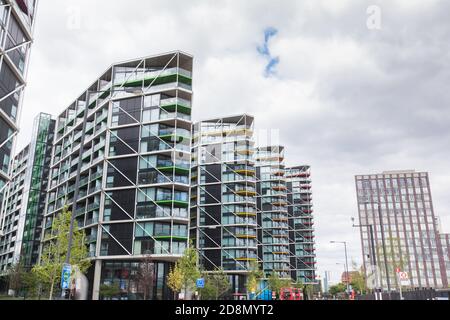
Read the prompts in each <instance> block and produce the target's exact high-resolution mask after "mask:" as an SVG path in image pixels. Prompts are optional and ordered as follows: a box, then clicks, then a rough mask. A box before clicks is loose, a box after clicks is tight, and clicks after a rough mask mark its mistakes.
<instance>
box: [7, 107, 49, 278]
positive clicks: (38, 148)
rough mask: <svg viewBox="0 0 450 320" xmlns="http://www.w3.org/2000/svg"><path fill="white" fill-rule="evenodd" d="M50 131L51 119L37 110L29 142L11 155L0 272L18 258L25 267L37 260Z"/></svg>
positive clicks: (12, 264) (45, 190) (45, 188)
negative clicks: (38, 113)
mask: <svg viewBox="0 0 450 320" xmlns="http://www.w3.org/2000/svg"><path fill="white" fill-rule="evenodd" d="M54 130H55V120H52V118H51V116H50V115H48V114H44V113H41V114H40V115H39V116H37V117H36V119H35V122H34V128H33V136H32V139H31V143H30V144H29V145H27V146H26V147H25V148H24V149H23V150H22V151H21V152H19V154H18V155H16V156H15V158H14V161H13V166H12V170H11V173H12V181H11V183H10V184H9V185H8V188H7V189H6V192H5V202H4V204H5V205H4V215H3V216H2V217H1V220H0V227H1V229H2V230H3V232H4V234H3V235H2V236H0V274H2V273H3V274H4V273H5V272H6V271H8V269H9V268H11V267H13V266H14V265H15V264H17V263H19V261H20V262H21V263H22V266H23V267H24V268H27V269H29V268H31V267H32V266H33V265H34V264H36V262H37V261H38V257H39V246H40V240H41V231H42V230H41V226H42V220H43V212H44V210H45V200H46V195H47V183H48V174H49V168H50V161H51V150H52V142H53V137H54Z"/></svg>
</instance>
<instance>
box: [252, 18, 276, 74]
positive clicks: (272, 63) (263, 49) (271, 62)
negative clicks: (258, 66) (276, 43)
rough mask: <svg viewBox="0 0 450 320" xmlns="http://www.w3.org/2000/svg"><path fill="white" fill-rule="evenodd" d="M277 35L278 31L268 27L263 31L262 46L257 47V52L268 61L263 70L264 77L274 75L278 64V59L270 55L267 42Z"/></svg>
mask: <svg viewBox="0 0 450 320" xmlns="http://www.w3.org/2000/svg"><path fill="white" fill-rule="evenodd" d="M277 34H278V30H277V29H275V28H273V27H268V28H266V29H265V30H264V44H263V45H262V46H258V47H257V50H258V53H259V54H260V55H262V56H263V57H265V58H266V59H267V60H268V63H267V65H266V68H265V76H266V77H270V76H273V75H275V74H276V67H277V65H278V64H279V63H280V58H279V57H273V56H272V54H271V53H270V48H269V41H270V39H271V38H273V37H275V36H276V35H277Z"/></svg>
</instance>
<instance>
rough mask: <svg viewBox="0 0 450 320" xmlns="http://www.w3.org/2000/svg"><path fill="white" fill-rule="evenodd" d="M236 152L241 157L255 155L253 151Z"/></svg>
mask: <svg viewBox="0 0 450 320" xmlns="http://www.w3.org/2000/svg"><path fill="white" fill-rule="evenodd" d="M236 152H237V153H238V154H241V155H247V156H249V155H252V154H254V153H255V151H253V150H249V149H247V150H238V151H236Z"/></svg>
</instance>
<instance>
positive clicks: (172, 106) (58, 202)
mask: <svg viewBox="0 0 450 320" xmlns="http://www.w3.org/2000/svg"><path fill="white" fill-rule="evenodd" d="M192 71H193V58H192V56H190V55H188V54H185V53H183V52H179V51H176V52H170V53H167V54H161V55H156V56H150V57H145V58H142V59H136V60H131V61H126V62H122V63H117V64H114V65H112V66H111V67H110V68H108V69H107V70H106V71H105V72H104V73H103V74H102V75H101V76H100V77H99V78H98V79H97V80H95V82H94V83H93V84H92V85H91V86H89V87H88V88H87V90H86V91H84V92H83V93H82V94H81V95H80V96H79V97H78V98H77V99H76V100H75V101H73V102H72V103H71V104H70V105H69V107H68V108H66V109H65V110H64V111H63V112H62V113H60V114H59V115H58V117H57V129H56V134H55V142H54V145H53V160H52V163H51V172H50V181H49V189H48V198H47V208H46V212H45V223H44V234H43V238H42V239H43V240H44V239H45V238H46V236H47V235H50V234H51V225H52V221H53V219H54V217H55V216H56V215H57V214H58V213H59V212H60V211H61V210H62V208H63V207H64V206H66V205H67V206H69V208H70V209H72V212H73V214H74V218H75V219H76V223H77V224H78V226H79V227H80V228H82V229H83V230H84V231H85V233H86V235H87V239H88V247H89V254H90V258H91V260H92V263H93V267H92V268H91V270H90V272H89V274H88V278H89V281H90V283H91V285H90V297H92V298H93V299H98V298H99V288H100V285H101V284H116V285H119V286H120V288H121V292H122V296H123V297H124V298H126V299H135V298H139V297H140V296H142V295H143V293H142V288H140V287H139V286H138V283H137V280H136V273H137V270H138V268H139V263H140V262H141V261H142V260H143V259H144V258H146V257H150V258H151V259H152V261H153V263H152V264H153V267H154V271H155V282H154V286H153V288H152V290H151V294H150V297H149V298H150V299H156V300H158V299H172V298H173V295H172V294H171V293H170V292H169V289H168V287H167V284H166V276H167V274H168V272H169V269H170V267H171V266H172V265H173V263H174V262H175V261H176V260H177V259H178V258H180V257H181V255H182V254H183V252H184V250H185V248H186V247H187V245H188V224H189V215H188V208H189V191H190V190H189V189H190V188H189V185H190V180H189V179H190V158H191V155H190V152H191V126H192V123H191V110H192V108H191V107H192V105H191V103H192V95H193V92H192ZM44 245H45V241H44Z"/></svg>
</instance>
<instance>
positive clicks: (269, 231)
mask: <svg viewBox="0 0 450 320" xmlns="http://www.w3.org/2000/svg"><path fill="white" fill-rule="evenodd" d="M256 157H257V159H256V160H257V164H256V166H257V177H258V183H257V196H258V199H257V207H258V218H257V220H258V226H259V228H258V239H259V244H258V256H259V259H260V260H261V261H262V270H263V272H264V275H265V277H269V276H270V275H271V274H272V273H274V272H275V273H277V274H278V275H279V277H280V278H285V279H290V278H291V271H292V268H291V265H290V259H291V257H293V256H294V254H293V253H292V254H291V251H290V250H289V249H290V248H289V211H288V199H287V197H288V194H287V191H288V188H287V181H286V178H285V164H284V147H282V146H269V147H260V148H258V149H257V156H256Z"/></svg>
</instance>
